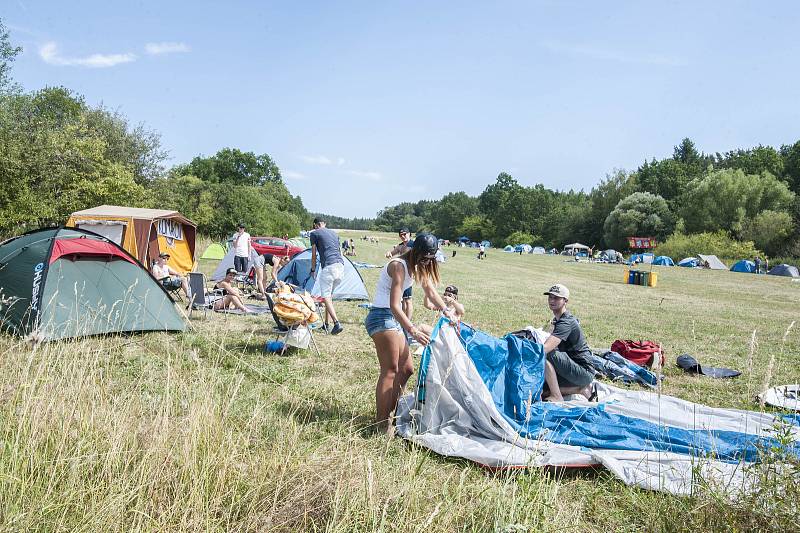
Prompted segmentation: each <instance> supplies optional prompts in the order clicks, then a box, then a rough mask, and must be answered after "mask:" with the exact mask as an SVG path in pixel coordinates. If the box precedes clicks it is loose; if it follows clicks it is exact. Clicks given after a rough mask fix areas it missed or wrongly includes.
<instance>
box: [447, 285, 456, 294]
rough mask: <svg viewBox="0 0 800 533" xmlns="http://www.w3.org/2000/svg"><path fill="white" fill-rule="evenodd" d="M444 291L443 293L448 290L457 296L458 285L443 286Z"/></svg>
mask: <svg viewBox="0 0 800 533" xmlns="http://www.w3.org/2000/svg"><path fill="white" fill-rule="evenodd" d="M444 292H445V293H448V292H449V293H450V294H455V295H456V296H458V287H456V286H455V285H448V286H447V287H445V289H444Z"/></svg>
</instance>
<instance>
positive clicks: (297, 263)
mask: <svg viewBox="0 0 800 533" xmlns="http://www.w3.org/2000/svg"><path fill="white" fill-rule="evenodd" d="M342 259H344V260H345V261H344V277H343V278H342V281H341V282H340V283H339V284H338V285H336V287H335V288H334V289H333V299H334V300H369V293H367V288H366V287H365V286H364V279H363V278H362V277H361V274H360V273H359V272H358V269H356V267H354V266H353V263H352V262H351V261H350V259H349V258H347V257H342ZM319 271H320V266H319V256H317V272H319ZM278 279H279V280H281V281H285V282H286V283H291V284H292V285H297V286H298V287H300V288H302V289H304V290H307V291H308V292H310V293H311V294H313V295H314V296H319V295H320V292H319V282H318V280H319V276H317V277H316V278H314V277H312V276H311V248H309V249H308V250H306V251H304V252H300V253H299V254H297V255H295V256H294V257H293V258H292V260H291V261H289V262H288V263H286V265H285V266H284V267H283V268H281V269H280V270H279V271H278Z"/></svg>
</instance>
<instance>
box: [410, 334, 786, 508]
mask: <svg viewBox="0 0 800 533" xmlns="http://www.w3.org/2000/svg"><path fill="white" fill-rule="evenodd" d="M540 340H541V337H540ZM423 359H424V356H423ZM425 376H426V377H425V379H424V384H425V397H424V402H422V403H421V402H419V401H418V399H417V398H418V397H417V395H415V394H410V395H407V396H405V397H403V398H402V399H401V401H400V404H399V405H398V408H397V416H398V420H397V432H398V434H399V435H400V436H402V437H404V438H406V439H409V440H410V441H412V442H414V443H416V444H419V445H422V446H425V447H427V448H430V449H431V450H432V451H434V452H436V453H439V454H441V455H445V456H451V457H462V458H465V459H468V460H470V461H474V462H476V463H479V464H482V465H485V466H488V467H494V468H504V467H519V466H529V467H538V466H546V465H553V466H587V465H603V466H605V467H606V468H608V469H609V470H610V471H612V472H613V473H614V474H615V475H616V476H617V477H619V478H620V479H621V480H622V481H624V482H625V483H627V484H629V485H635V486H639V487H642V488H646V489H652V490H661V491H666V492H670V493H673V494H681V495H688V494H691V493H692V491H693V489H694V488H695V487H696V485H697V483H698V481H699V480H698V478H697V476H698V475H699V476H700V477H702V478H703V480H704V481H705V483H707V484H710V485H713V486H715V487H719V488H721V489H722V490H724V491H725V492H727V493H729V494H732V495H735V494H737V493H739V492H740V491H748V490H749V489H751V488H752V479H751V477H752V476H750V475H748V472H749V469H748V468H747V465H748V464H750V463H747V462H745V461H746V460H747V459H742V460H738V461H737V460H728V461H723V460H716V459H712V458H711V453H710V452H709V453H706V454H704V455H705V456H702V457H701V456H698V455H697V454H696V453H695V454H694V455H690V454H688V453H676V452H674V451H659V450H657V449H650V450H645V449H609V448H603V447H599V446H601V445H597V446H598V447H590V446H587V445H581V446H575V445H570V444H563V443H561V442H563V441H560V440H559V439H562V438H563V439H564V440H567V439H568V438H569V437H571V435H570V433H569V431H567V432H566V433H564V432H563V431H561V432H560V433H559V431H558V430H556V431H555V433H551V434H548V431H550V430H548V429H543V431H542V432H540V433H539V434H538V435H537V436H536V438H531V437H525V436H523V433H524V432H522V433H521V432H520V430H519V427H520V425H519V424H515V423H513V422H512V421H509V420H508V417H507V416H506V415H504V414H503V413H502V412H501V411H500V410H499V409H498V407H497V404H496V403H495V400H494V399H493V397H492V393H491V392H490V390H489V388H488V387H487V386H486V384H485V382H484V380H483V378H482V377H481V375H480V373H479V372H478V370H477V368H476V367H475V365H474V364H473V360H472V359H471V358H470V355H469V354H468V353H467V351H466V350H465V348H464V346H463V345H462V343H461V341H460V340H459V337H458V334H457V333H456V331H455V329H454V328H453V327H451V326H449V325H444V326H442V327H441V330H440V331H439V334H438V336H437V337H436V339H435V341H433V342H432V344H431V345H430V362H429V364H428V365H427V366H426V373H425ZM597 390H598V396H599V403H593V402H587V401H573V402H564V403H559V404H546V405H545V404H538V407H540V408H544V412H547V411H548V410H556V411H560V412H562V413H567V415H568V416H565V417H564V420H565V421H567V422H569V421H570V420H573V421H577V422H578V423H580V420H581V418H583V417H584V416H585V418H586V419H588V420H591V416H592V414H593V413H602V416H606V417H616V418H618V419H620V420H630V421H632V422H629V423H628V425H630V426H636V425H637V424H641V425H643V426H651V427H657V429H658V434H659V437H663V436H665V435H666V437H667V439H666V440H667V442H668V443H669V436H670V435H672V434H675V435H680V436H681V437H682V438H685V437H686V436H687V435H689V438H690V439H691V440H692V444H693V445H697V446H698V448H699V449H701V450H702V449H703V447H705V448H706V449H708V448H709V447H710V448H711V451H712V452H713V451H714V450H715V448H714V446H716V445H717V444H718V443H722V444H723V448H724V447H725V446H726V445H728V444H730V445H731V447H732V448H736V447H737V446H738V447H740V448H742V447H743V448H747V446H749V443H748V445H747V446H745V445H742V442H743V439H744V440H745V441H752V440H757V439H758V438H765V439H769V438H770V437H771V436H772V435H773V434H774V433H773V432H774V431H775V425H776V423H777V422H778V421H779V419H778V418H776V417H774V416H772V415H771V414H769V413H759V412H750V411H740V410H735V409H719V408H712V407H707V406H704V405H700V404H695V403H691V402H687V401H684V400H680V399H678V398H673V397H670V396H665V395H660V394H658V393H653V392H643V391H632V390H626V389H620V388H617V387H613V386H610V385H607V384H604V383H600V382H598V383H597ZM537 403H538V402H537ZM531 412H534V413H535V412H537V411H535V410H533V409H532V410H531ZM539 413H541V411H539ZM783 423H784V424H785V423H787V422H783ZM525 424H526V426H527V429H528V432H529V433H528V434H530V430H531V428H533V429H536V420H534V419H531V420H526V421H525ZM590 425H591V424H590ZM543 427H544V426H542V428H543ZM540 429H541V428H540ZM635 429H636V428H635V427H633V428H632V429H631V428H628V427H624V426H613V425H606V424H597V426H596V427H592V428H590V430H591V431H590V433H591V438H592V439H594V438H596V439H597V442H600V443H611V444H612V445H614V446H616V445H617V444H616V443H618V442H622V441H624V440H625V439H626V438H628V436H629V434H631V435H635V436H637V437H641V435H636V434H635ZM577 431H579V430H577ZM790 432H791V433H792V435H793V436H794V439H795V441H796V440H797V439H798V438H800V429H799V428H798V427H797V426H796V425H793V426H792V427H791V428H790ZM559 434H560V435H562V437H559V436H558V435H559ZM643 434H644V435H652V434H647V433H646V432H645V433H643ZM554 435H555V436H554ZM563 435H566V437H564V436H563ZM578 437H580V438H584V439H585V437H586V435H580V434H579V435H578ZM604 439H605V440H604ZM725 439H729V440H730V442H728V441H726V440H725ZM634 440H635V439H634ZM623 444H624V443H623ZM660 444H663V442H662V443H660ZM617 447H618V448H623V447H624V446H623V445H620V446H617ZM645 447H646V446H643V447H642V448H645ZM651 448H657V446H654V447H651ZM693 451H695V452H696V451H697V449H695V448H693ZM729 451H730V450H726V449H721V450H720V453H719V455H716V456H717V457H721V456H724V454H725V453H728V452H729ZM747 457H748V458H750V459H751V458H752V455H750V456H747Z"/></svg>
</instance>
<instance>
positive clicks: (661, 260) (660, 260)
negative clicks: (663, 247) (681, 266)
mask: <svg viewBox="0 0 800 533" xmlns="http://www.w3.org/2000/svg"><path fill="white" fill-rule="evenodd" d="M653 264H654V265H661V266H668V267H674V266H675V261H673V260H672V258H671V257H668V256H666V255H659V256H658V257H656V258H655V259H653Z"/></svg>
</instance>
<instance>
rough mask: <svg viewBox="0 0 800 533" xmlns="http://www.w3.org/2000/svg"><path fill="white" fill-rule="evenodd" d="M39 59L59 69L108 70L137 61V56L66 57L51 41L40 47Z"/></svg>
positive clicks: (98, 55)
mask: <svg viewBox="0 0 800 533" xmlns="http://www.w3.org/2000/svg"><path fill="white" fill-rule="evenodd" d="M39 57H41V58H42V61H44V62H45V63H47V64H48V65H56V66H59V67H75V66H77V67H89V68H108V67H113V66H115V65H120V64H122V63H130V62H131V61H136V54H131V53H125V54H91V55H88V56H85V57H64V56H62V55H61V54H60V53H59V51H58V45H57V44H56V43H55V42H53V41H49V42H46V43H44V44H43V45H42V46H40V47H39Z"/></svg>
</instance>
